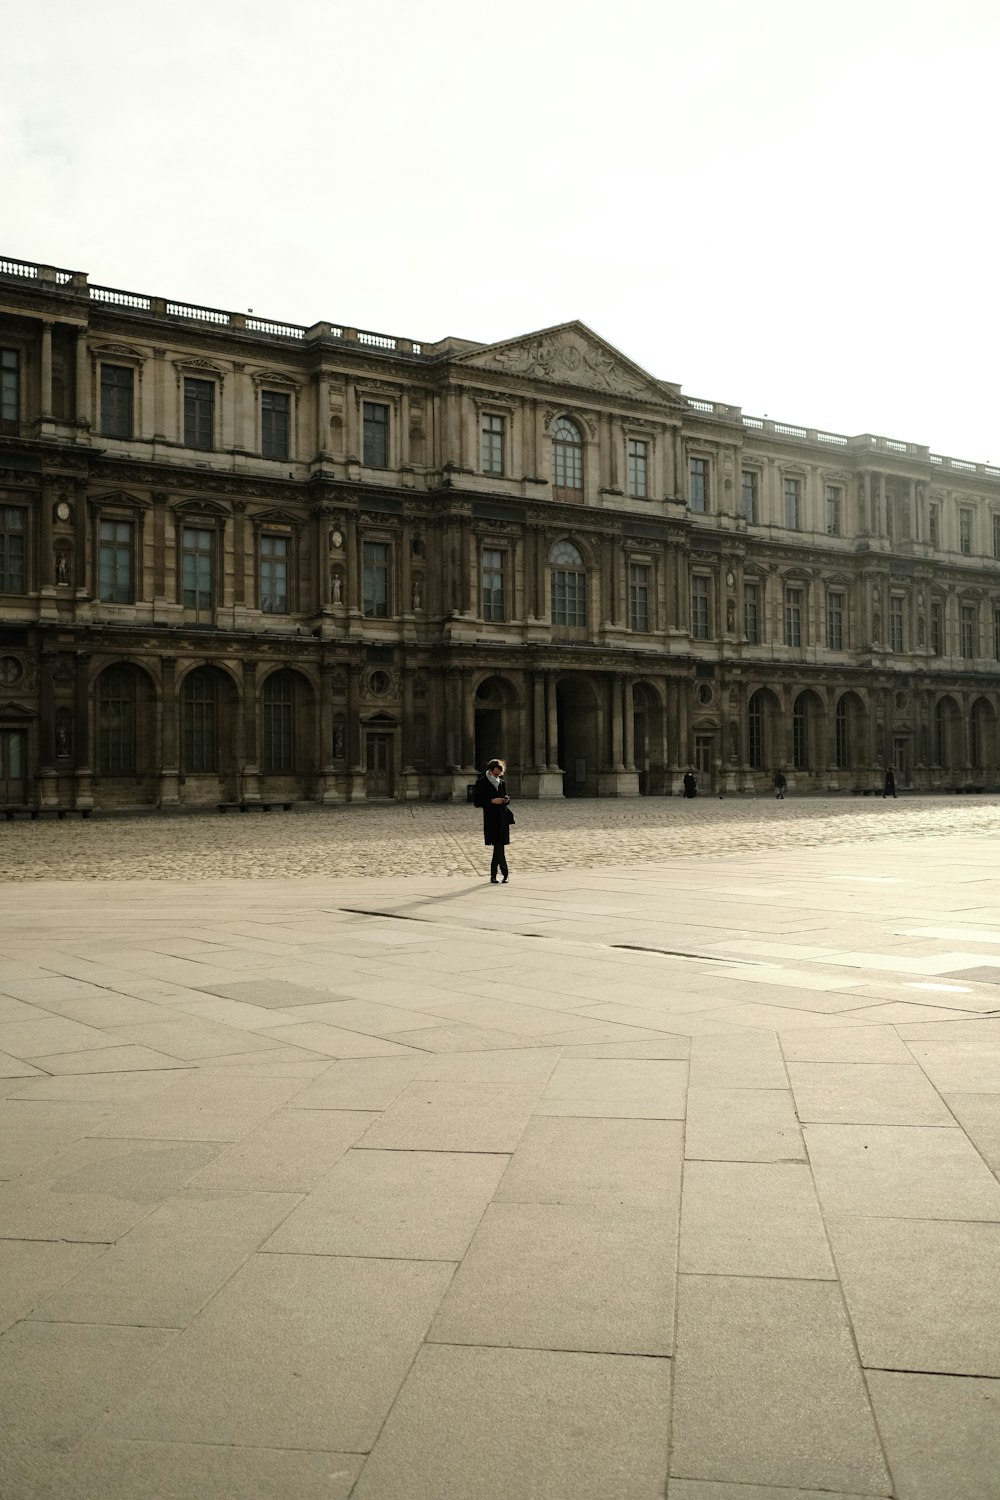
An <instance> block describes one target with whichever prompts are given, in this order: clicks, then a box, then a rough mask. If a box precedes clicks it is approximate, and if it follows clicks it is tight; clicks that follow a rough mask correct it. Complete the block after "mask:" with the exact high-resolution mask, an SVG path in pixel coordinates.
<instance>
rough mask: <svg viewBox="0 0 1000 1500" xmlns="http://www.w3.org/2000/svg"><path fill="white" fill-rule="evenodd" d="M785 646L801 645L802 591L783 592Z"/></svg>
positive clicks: (788, 590)
mask: <svg viewBox="0 0 1000 1500" xmlns="http://www.w3.org/2000/svg"><path fill="white" fill-rule="evenodd" d="M785 645H786V646H801V645H802V590H801V589H786V590H785Z"/></svg>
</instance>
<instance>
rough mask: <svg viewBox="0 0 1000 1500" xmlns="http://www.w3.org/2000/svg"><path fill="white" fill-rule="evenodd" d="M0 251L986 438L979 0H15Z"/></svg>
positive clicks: (953, 450)
mask: <svg viewBox="0 0 1000 1500" xmlns="http://www.w3.org/2000/svg"><path fill="white" fill-rule="evenodd" d="M0 45H2V46H3V50H4V52H5V54H6V66H5V67H4V70H3V82H2V85H0V255H10V256H15V257H23V258H27V259H33V260H42V261H45V262H48V263H50V264H54V265H58V266H63V267H69V268H71V269H75V270H84V271H87V272H89V274H90V277H91V279H92V280H93V281H95V282H100V283H103V284H105V285H109V286H117V287H122V288H126V289H129V290H137V291H145V292H153V293H156V294H159V295H167V296H171V297H177V298H180V299H186V300H190V301H195V302H201V303H207V304H209V305H211V306H217V307H225V308H230V309H234V310H237V311H244V310H245V309H246V308H248V307H253V308H254V310H255V311H256V312H257V313H258V314H264V315H265V316H270V317H275V318H283V319H288V320H290V321H293V322H302V323H312V322H316V321H318V320H319V319H328V320H330V321H333V322H344V323H348V324H353V325H355V326H358V327H362V328H369V329H374V330H377V331H380V332H384V333H395V334H402V335H405V336H408V337H411V338H417V339H425V340H433V339H438V338H441V337H443V336H444V335H446V334H457V335H460V336H463V337H466V338H472V339H478V340H482V341H490V340H494V339H502V338H509V337H514V336H516V335H518V334H520V333H526V332H529V331H531V330H532V329H536V328H543V327H548V326H550V325H552V324H554V323H559V322H563V321H565V320H567V319H570V318H580V319H582V320H583V321H584V322H585V323H587V324H589V325H590V326H591V327H592V328H594V329H595V330H596V331H597V332H598V333H600V334H602V335H603V336H604V337H605V338H606V339H608V340H610V341H611V343H613V344H615V345H616V346H617V347H618V348H619V349H621V350H622V351H623V352H624V353H625V354H627V355H628V356H629V357H630V358H632V359H634V360H635V361H636V362H637V363H639V364H641V365H643V366H644V367H645V368H646V369H648V370H650V371H651V372H652V373H653V374H655V375H657V376H659V377H661V378H662V379H665V380H672V381H677V382H679V383H680V384H681V385H682V386H683V388H684V390H685V392H686V393H687V394H688V395H694V396H700V397H705V398H714V399H716V400H720V401H728V402H732V403H734V404H736V405H741V406H742V407H743V408H744V410H745V411H746V412H748V413H750V414H753V415H757V416H762V415H765V414H766V415H769V416H771V417H776V418H779V419H784V420H786V421H797V422H802V423H805V424H808V425H810V426H822V427H826V428H829V429H831V430H834V431H839V432H847V433H856V432H875V433H878V434H880V435H883V436H888V437H894V438H905V439H907V440H909V441H912V442H920V443H929V444H930V445H931V447H932V449H933V450H934V451H936V452H940V453H945V454H950V455H952V456H955V457H960V458H971V459H976V460H985V459H992V461H993V462H1000V427H998V423H1000V414H998V382H997V363H998V345H1000V313H998V296H997V280H998V269H997V268H998V250H1000V236H998V230H1000V225H998V222H997V218H998V215H997V203H998V191H997V162H998V151H997V147H998V124H997V121H998V118H1000V115H998V105H997V92H998V79H1000V5H998V4H997V3H996V0H825V3H819V0H758V3H757V4H753V5H750V4H746V3H745V0H712V3H710V4H709V3H706V0H702V3H700V4H698V3H693V4H692V3H691V0H686V3H684V4H681V3H679V0H659V3H657V0H615V3H610V0H601V3H598V0H506V3H505V4H503V5H497V4H490V5H486V4H483V3H481V0H381V3H379V4H378V5H370V6H368V5H363V4H361V3H359V0H285V3H284V4H274V3H273V0H172V3H171V4H169V5H166V4H162V3H158V4H155V5H154V4H151V3H149V0H86V3H81V0H32V3H30V4H28V5H15V4H14V3H13V0H7V4H6V5H5V6H4V15H3V41H2V44H0Z"/></svg>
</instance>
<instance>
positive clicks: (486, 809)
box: [472, 760, 514, 885]
mask: <svg viewBox="0 0 1000 1500" xmlns="http://www.w3.org/2000/svg"><path fill="white" fill-rule="evenodd" d="M505 769H506V767H505V766H504V763H503V761H502V760H491V761H490V762H489V764H488V765H487V767H486V770H485V771H484V772H483V774H482V776H480V778H479V780H478V781H477V782H476V789H475V793H474V795H473V799H472V800H473V801H474V803H475V804H476V806H477V807H481V808H482V810H483V843H484V844H492V846H493V858H492V860H491V862H490V883H491V885H496V883H497V874H498V872H499V874H501V875H502V876H503V883H504V885H506V884H507V880H508V877H509V874H510V872H509V870H508V869H507V856H506V854H505V852H504V851H505V849H506V847H507V845H508V844H509V843H510V826H511V824H512V823H513V821H514V814H513V813H512V812H511V810H510V798H509V797H508V795H507V783H506V781H505V780H504V771H505Z"/></svg>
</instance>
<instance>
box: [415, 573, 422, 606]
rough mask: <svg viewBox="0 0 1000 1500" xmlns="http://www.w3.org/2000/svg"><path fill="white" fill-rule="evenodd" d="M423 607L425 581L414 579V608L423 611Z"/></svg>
mask: <svg viewBox="0 0 1000 1500" xmlns="http://www.w3.org/2000/svg"><path fill="white" fill-rule="evenodd" d="M423 607H424V585H423V581H422V580H421V579H419V578H414V580H413V608H414V609H423Z"/></svg>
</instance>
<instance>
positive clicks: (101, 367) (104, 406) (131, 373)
mask: <svg viewBox="0 0 1000 1500" xmlns="http://www.w3.org/2000/svg"><path fill="white" fill-rule="evenodd" d="M111 370H114V371H116V372H117V373H118V374H121V375H127V376H128V381H127V391H128V401H127V407H128V410H127V420H123V421H122V422H121V427H122V429H123V430H122V431H116V430H115V426H114V417H113V416H112V418H111V420H110V421H109V403H107V402H106V400H105V397H106V395H107V394H108V393H114V395H115V397H116V400H115V401H112V402H111V403H110V406H114V405H116V404H117V400H118V399H119V398H118V396H117V393H118V392H119V390H120V391H123V392H124V391H125V389H126V382H119V383H116V382H114V381H110V380H108V381H106V380H105V378H104V376H105V371H111ZM98 380H99V400H100V433H101V437H110V438H120V439H122V440H123V441H130V440H131V439H132V438H134V437H135V395H136V379H135V365H134V364H121V363H119V362H117V361H115V360H112V359H99V360H98ZM122 405H125V402H124V401H122Z"/></svg>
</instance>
